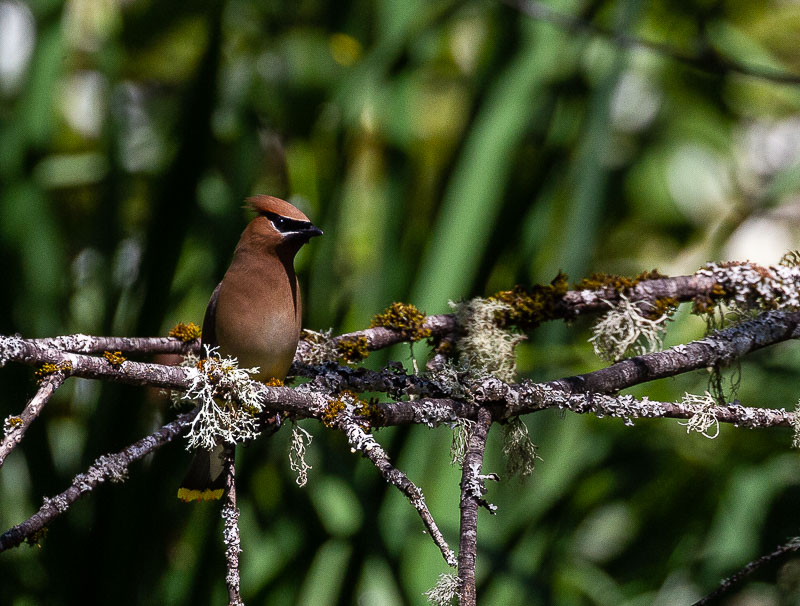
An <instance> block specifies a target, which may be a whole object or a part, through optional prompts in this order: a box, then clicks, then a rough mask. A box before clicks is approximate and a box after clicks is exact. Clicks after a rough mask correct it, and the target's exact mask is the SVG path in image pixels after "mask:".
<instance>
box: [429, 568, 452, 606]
mask: <svg viewBox="0 0 800 606" xmlns="http://www.w3.org/2000/svg"><path fill="white" fill-rule="evenodd" d="M460 588H461V579H459V578H458V577H457V576H456V575H454V574H440V575H439V580H437V581H436V585H434V586H433V587H432V588H431V589H429V590H428V591H426V592H425V593H424V594H423V595H424V596H425V597H426V598H427V600H428V603H429V604H434V606H450V605H451V604H453V603H454V601H455V600H456V599H457V598H458V590H459V589H460Z"/></svg>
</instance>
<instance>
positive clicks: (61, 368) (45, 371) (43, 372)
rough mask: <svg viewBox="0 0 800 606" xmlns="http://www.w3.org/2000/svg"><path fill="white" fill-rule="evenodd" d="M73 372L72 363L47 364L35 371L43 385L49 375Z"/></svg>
mask: <svg viewBox="0 0 800 606" xmlns="http://www.w3.org/2000/svg"><path fill="white" fill-rule="evenodd" d="M70 370H72V364H71V363H70V362H61V363H60V364H51V363H50V362H46V363H44V364H42V365H41V366H40V367H39V368H37V369H36V370H35V371H34V374H35V375H36V378H37V380H38V381H39V383H41V382H42V381H43V380H44V378H45V377H46V376H47V375H52V374H53V373H56V372H69V371H70Z"/></svg>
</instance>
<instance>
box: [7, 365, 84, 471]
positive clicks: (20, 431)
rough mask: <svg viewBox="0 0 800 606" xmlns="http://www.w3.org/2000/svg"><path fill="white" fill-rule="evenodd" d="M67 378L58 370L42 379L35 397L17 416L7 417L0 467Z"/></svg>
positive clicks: (64, 373) (63, 372)
mask: <svg viewBox="0 0 800 606" xmlns="http://www.w3.org/2000/svg"><path fill="white" fill-rule="evenodd" d="M68 376H69V374H68V373H67V372H66V371H63V370H59V371H56V372H54V373H52V374H49V375H47V376H46V377H44V379H42V384H41V386H40V387H39V390H38V391H37V392H36V395H34V396H33V397H32V398H31V399H30V401H29V402H28V403H27V404H26V405H25V408H24V409H22V412H21V413H19V416H16V417H13V416H12V417H8V418H7V419H6V420H5V425H6V426H7V427H6V431H5V432H4V434H3V440H2V441H0V467H2V466H3V463H5V460H6V457H7V456H8V455H9V454H11V451H13V450H14V448H16V447H17V444H19V443H20V442H21V441H22V438H23V436H24V435H25V432H26V431H28V427H30V426H31V423H33V421H34V420H35V419H36V417H38V416H39V413H41V412H42V409H43V408H44V406H45V404H47V402H48V401H49V400H50V398H51V397H52V396H53V394H54V393H55V392H56V389H58V388H59V387H61V386H62V385H63V384H64V381H66V380H67V377H68Z"/></svg>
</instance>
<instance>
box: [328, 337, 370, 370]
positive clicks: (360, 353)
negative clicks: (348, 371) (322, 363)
mask: <svg viewBox="0 0 800 606" xmlns="http://www.w3.org/2000/svg"><path fill="white" fill-rule="evenodd" d="M336 353H337V354H338V355H339V357H340V358H342V359H343V360H344V361H345V362H348V363H350V364H355V363H356V362H360V361H361V360H363V359H365V358H366V357H367V356H369V353H370V352H369V340H368V339H367V337H365V336H363V335H361V336H357V337H343V338H341V339H339V340H338V341H337V342H336Z"/></svg>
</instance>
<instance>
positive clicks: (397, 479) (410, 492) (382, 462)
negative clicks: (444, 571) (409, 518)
mask: <svg viewBox="0 0 800 606" xmlns="http://www.w3.org/2000/svg"><path fill="white" fill-rule="evenodd" d="M337 425H338V426H339V428H340V429H341V430H342V431H343V432H344V433H345V435H346V436H347V441H348V442H349V443H350V448H351V449H352V450H353V452H360V453H361V454H362V455H364V456H365V457H367V458H368V459H369V460H370V461H372V463H373V465H375V467H377V468H378V471H380V472H381V475H382V476H383V479H384V480H386V481H387V482H388V483H389V484H391V485H392V486H395V487H397V488H398V489H399V490H400V492H402V493H403V494H404V495H405V496H406V498H408V500H409V502H410V503H411V505H412V506H413V507H414V509H416V510H417V513H418V514H419V517H420V518H421V519H422V523H423V524H424V525H425V529H426V530H427V531H428V534H429V535H430V537H431V539H433V542H434V543H435V544H436V546H437V547H438V548H439V550H440V551H441V552H442V556H443V557H444V559H445V562H447V564H448V565H449V566H455V565H456V556H455V554H454V553H453V550H452V549H450V546H449V545H448V544H447V541H446V540H445V538H444V536H443V535H442V533H441V531H440V530H439V527H438V526H437V525H436V521H435V520H434V519H433V516H432V515H431V512H430V510H429V509H428V505H427V504H426V503H425V495H423V494H422V491H421V490H420V489H419V488H418V487H417V486H416V484H414V482H412V481H411V480H409V479H408V476H406V474H404V473H403V472H402V471H400V470H399V469H397V468H396V467H395V466H394V465H392V463H391V461H390V460H389V455H388V454H386V451H385V450H383V447H382V446H381V445H380V444H378V442H377V441H376V440H375V438H374V437H372V435H370V434H369V433H367V432H366V431H365V430H364V428H363V427H362V426H361V424H360V423H359V420H358V419H356V418H354V417H353V415H352V413H350V412H349V411H347V410H342V411H341V412H340V413H339V414H338V417H337Z"/></svg>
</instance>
